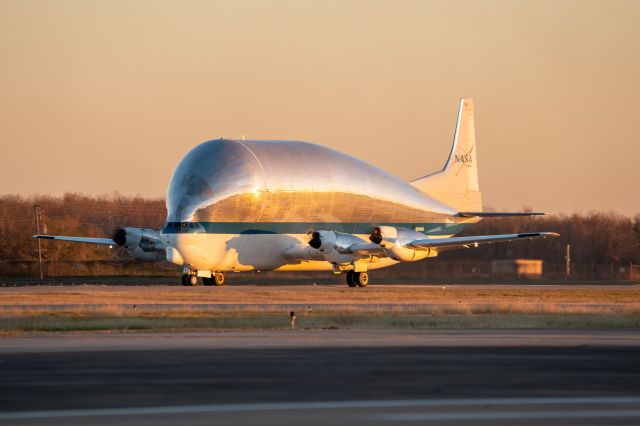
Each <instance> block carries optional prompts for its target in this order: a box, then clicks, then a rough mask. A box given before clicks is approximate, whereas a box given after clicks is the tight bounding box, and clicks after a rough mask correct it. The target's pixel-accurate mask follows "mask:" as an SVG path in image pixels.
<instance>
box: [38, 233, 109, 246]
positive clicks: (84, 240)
mask: <svg viewBox="0 0 640 426" xmlns="http://www.w3.org/2000/svg"><path fill="white" fill-rule="evenodd" d="M33 238H42V239H45V240H59V241H71V242H73V243H86V244H101V245H105V246H113V245H116V243H115V242H114V241H113V240H112V239H111V238H86V237H65V236H60V235H34V236H33Z"/></svg>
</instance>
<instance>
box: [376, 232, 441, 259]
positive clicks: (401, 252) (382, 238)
mask: <svg viewBox="0 0 640 426" xmlns="http://www.w3.org/2000/svg"><path fill="white" fill-rule="evenodd" d="M425 237H426V236H425V235H424V234H422V233H420V232H418V231H414V230H412V229H408V228H396V227H394V226H379V227H377V228H376V229H374V230H373V233H372V234H371V236H370V237H369V240H371V242H374V243H376V244H380V245H381V246H382V247H384V250H385V252H386V253H387V256H389V257H390V258H392V259H394V260H399V261H404V262H410V261H413V260H421V259H424V258H426V257H429V256H430V255H431V256H434V255H435V253H432V252H431V250H429V249H427V250H416V249H415V248H414V247H407V246H406V245H405V244H407V243H409V242H411V241H414V240H421V239H424V238H425Z"/></svg>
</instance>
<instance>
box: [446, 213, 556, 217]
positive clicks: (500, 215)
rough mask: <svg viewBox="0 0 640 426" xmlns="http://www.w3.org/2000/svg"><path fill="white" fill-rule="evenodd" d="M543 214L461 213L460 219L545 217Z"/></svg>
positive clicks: (459, 214)
mask: <svg viewBox="0 0 640 426" xmlns="http://www.w3.org/2000/svg"><path fill="white" fill-rule="evenodd" d="M544 215H545V213H542V212H515V213H512V212H459V213H458V216H460V217H521V216H544Z"/></svg>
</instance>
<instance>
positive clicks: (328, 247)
mask: <svg viewBox="0 0 640 426" xmlns="http://www.w3.org/2000/svg"><path fill="white" fill-rule="evenodd" d="M361 243H364V241H363V240H362V239H361V238H358V237H356V236H355V235H351V234H345V233H343V232H334V231H314V232H313V234H311V239H310V240H309V245H310V246H311V247H312V248H314V249H316V250H319V251H320V252H321V256H322V257H323V258H324V259H325V260H327V261H329V262H331V263H335V264H343V263H350V262H352V261H354V260H356V259H359V258H360V257H359V256H355V255H353V254H352V253H351V251H350V250H349V247H351V246H352V245H353V244H361Z"/></svg>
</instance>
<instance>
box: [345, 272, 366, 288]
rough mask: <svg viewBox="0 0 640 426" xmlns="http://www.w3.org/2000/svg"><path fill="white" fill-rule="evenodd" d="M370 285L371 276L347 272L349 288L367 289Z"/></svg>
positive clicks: (363, 273) (364, 273)
mask: <svg viewBox="0 0 640 426" xmlns="http://www.w3.org/2000/svg"><path fill="white" fill-rule="evenodd" d="M367 284H369V275H368V274H367V273H366V272H353V271H347V285H348V286H349V287H356V286H358V287H366V286H367Z"/></svg>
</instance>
